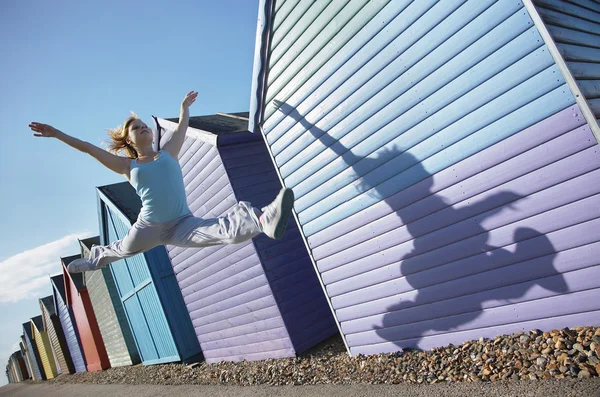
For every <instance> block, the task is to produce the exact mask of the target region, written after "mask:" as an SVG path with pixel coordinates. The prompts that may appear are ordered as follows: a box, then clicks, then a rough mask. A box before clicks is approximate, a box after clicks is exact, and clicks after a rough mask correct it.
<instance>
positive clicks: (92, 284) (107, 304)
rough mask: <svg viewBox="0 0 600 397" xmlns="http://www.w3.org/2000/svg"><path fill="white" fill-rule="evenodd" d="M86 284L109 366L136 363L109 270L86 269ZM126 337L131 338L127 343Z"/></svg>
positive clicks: (137, 360) (132, 345)
mask: <svg viewBox="0 0 600 397" xmlns="http://www.w3.org/2000/svg"><path fill="white" fill-rule="evenodd" d="M85 284H86V287H87V289H88V292H89V294H90V300H91V302H92V306H93V308H94V313H95V314H96V319H97V320H98V327H100V333H101V334H102V340H103V341H104V346H105V347H106V353H107V354H108V359H109V360H110V366H111V367H122V366H127V365H133V364H137V363H138V362H139V361H140V359H139V354H138V352H137V348H136V347H135V341H134V340H133V336H132V335H131V330H130V328H129V324H128V323H127V318H126V316H125V311H124V310H123V304H122V303H121V299H120V298H119V295H118V292H117V290H116V286H115V282H114V279H113V275H112V273H111V272H110V269H108V268H104V269H101V270H100V271H94V272H87V273H86V274H85ZM109 285H111V286H112V288H113V291H110V290H109V287H108V286H109ZM111 292H112V294H111ZM113 295H114V296H113ZM117 313H118V314H119V315H117ZM126 337H129V338H131V340H130V341H129V343H127V342H126V339H125V338H126Z"/></svg>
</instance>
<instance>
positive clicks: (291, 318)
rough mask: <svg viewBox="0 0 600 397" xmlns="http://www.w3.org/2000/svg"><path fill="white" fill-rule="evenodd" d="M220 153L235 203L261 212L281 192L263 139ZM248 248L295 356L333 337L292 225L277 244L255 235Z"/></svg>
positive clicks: (326, 309) (322, 298)
mask: <svg viewBox="0 0 600 397" xmlns="http://www.w3.org/2000/svg"><path fill="white" fill-rule="evenodd" d="M219 154H220V156H221V160H222V162H223V164H224V166H225V169H226V170H227V174H228V177H229V183H230V185H231V187H232V188H233V191H234V192H235V196H236V199H237V201H248V202H250V203H252V205H254V206H255V207H256V208H262V207H264V206H266V205H267V204H269V203H270V202H271V200H273V198H274V197H275V196H276V195H277V193H278V192H279V190H280V189H281V184H280V182H279V180H278V178H277V174H276V172H275V168H274V167H273V164H272V162H271V160H270V158H269V152H268V151H267V148H266V146H265V143H264V142H263V141H262V140H260V141H255V142H248V143H243V144H236V145H227V146H223V147H220V148H219ZM253 243H254V247H255V250H256V252H257V253H258V256H259V258H260V261H261V263H262V267H263V271H264V273H265V275H266V278H267V281H268V282H269V286H270V287H271V291H272V293H273V295H274V297H275V300H276V302H277V305H278V307H279V311H280V313H281V316H282V317H283V322H284V324H285V326H286V329H287V331H288V334H289V337H290V339H291V341H292V345H293V346H294V350H295V352H296V354H299V353H302V352H303V351H304V350H306V349H308V348H310V347H312V346H314V345H315V344H317V343H319V342H321V341H322V340H324V339H325V338H327V337H329V336H331V335H333V334H335V333H337V332H338V330H337V327H336V324H335V322H334V319H333V316H332V315H331V310H330V309H329V307H328V305H327V301H326V300H325V296H324V295H323V290H322V288H321V285H320V284H319V280H318V278H317V275H316V273H315V271H314V268H313V265H312V263H311V261H310V257H309V256H308V252H307V250H306V247H305V246H304V242H303V241H302V237H301V235H300V231H299V229H298V226H297V224H296V222H295V221H294V220H292V221H290V222H289V223H288V226H287V229H286V231H285V235H284V237H283V238H282V239H281V240H277V241H275V240H272V239H270V238H268V237H267V236H265V235H264V234H260V235H258V236H257V237H255V238H254V239H253Z"/></svg>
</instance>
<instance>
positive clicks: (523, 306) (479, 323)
mask: <svg viewBox="0 0 600 397" xmlns="http://www.w3.org/2000/svg"><path fill="white" fill-rule="evenodd" d="M599 298H600V288H595V289H592V290H586V291H581V292H574V293H568V294H563V295H558V296H553V297H549V298H543V299H536V300H533V301H528V302H523V303H516V304H510V305H505V306H500V307H495V308H491V309H483V310H481V311H478V312H475V313H464V314H459V315H457V316H451V317H447V318H445V319H440V321H439V322H437V320H432V321H424V322H422V323H415V324H407V325H401V326H397V327H392V328H384V329H380V330H373V331H367V332H361V333H358V334H351V335H346V339H347V340H348V344H350V345H352V346H357V345H363V344H367V343H369V344H373V343H381V342H386V341H394V340H403V339H409V338H415V337H425V336H433V335H437V334H439V333H441V332H444V331H446V332H447V331H449V330H450V329H452V331H454V332H456V331H466V330H469V329H473V328H487V327H494V326H502V325H505V324H510V323H515V322H525V321H533V320H537V319H540V318H546V317H554V316H567V315H570V314H573V312H574V311H575V312H576V313H582V312H594V311H597V310H600V299H599ZM574 308H576V309H575V310H574ZM444 320H445V321H446V322H447V325H448V327H446V326H445V325H444ZM450 324H451V325H450ZM450 327H451V328H450Z"/></svg>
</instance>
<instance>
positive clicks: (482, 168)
mask: <svg viewBox="0 0 600 397" xmlns="http://www.w3.org/2000/svg"><path fill="white" fill-rule="evenodd" d="M261 6H262V7H264V9H262V10H261V11H260V12H259V14H260V15H262V16H263V18H266V17H269V18H271V19H270V20H269V21H266V22H265V21H263V22H264V23H266V24H267V25H269V27H268V29H267V31H268V32H269V33H268V34H265V33H264V32H265V30H264V29H262V25H261V26H259V29H258V32H257V43H258V45H257V49H256V58H261V59H258V60H257V61H256V62H255V65H257V66H258V67H259V69H256V68H255V70H254V79H255V80H257V81H258V83H255V84H254V86H255V87H256V89H262V91H261V92H258V93H256V92H253V93H252V97H251V98H252V99H251V102H252V103H251V109H254V113H253V114H251V115H250V120H251V121H252V122H251V123H250V128H254V130H255V131H256V132H261V133H262V134H264V136H265V139H266V141H267V142H268V146H269V150H270V152H271V155H272V158H273V160H274V162H275V164H276V165H277V169H278V173H279V176H280V177H281V179H282V180H283V182H284V184H285V185H286V186H287V187H290V188H293V189H294V191H295V193H296V204H295V208H294V209H295V212H296V216H297V219H298V220H299V223H300V225H301V228H302V233H303V235H304V237H305V238H306V241H307V244H308V246H309V248H310V249H311V252H312V255H313V258H314V261H315V264H316V267H317V270H318V274H319V277H320V278H321V280H322V282H323V284H324V286H325V291H326V294H327V296H328V298H329V300H330V303H331V306H332V308H333V310H334V313H335V316H336V319H337V321H338V323H339V325H340V327H341V330H342V333H343V335H344V340H345V341H346V343H347V345H348V347H349V350H350V352H351V353H352V354H358V353H363V354H371V353H379V352H390V351H397V350H401V349H402V348H406V347H410V348H414V347H418V348H423V349H429V348H432V347H435V346H441V345H447V344H449V343H455V344H456V343H460V342H463V341H465V340H468V339H476V338H479V337H481V336H486V337H491V336H495V335H498V334H502V333H511V332H515V331H521V330H529V329H531V328H541V329H552V328H560V327H564V326H575V325H586V324H588V325H597V324H600V282H599V281H598V280H600V266H598V262H599V261H598V259H597V258H598V249H599V248H600V243H599V241H600V233H598V232H599V231H600V209H599V208H600V184H598V182H599V180H598V178H599V177H600V170H599V168H600V158H599V157H598V156H599V153H598V145H597V142H596V139H595V138H594V136H593V134H592V132H591V130H590V127H589V125H587V124H586V121H585V119H584V117H582V110H581V109H580V108H579V107H578V106H576V105H575V103H576V101H575V97H574V95H573V93H572V92H571V91H570V89H569V86H568V85H567V83H566V81H565V77H564V76H563V75H562V73H561V69H560V68H559V67H558V66H557V65H556V63H555V61H554V59H553V57H552V56H551V54H550V52H549V50H548V47H547V46H546V45H545V42H544V39H543V37H542V36H541V35H540V32H539V31H538V29H537V28H536V26H535V24H534V23H533V21H532V19H531V17H530V14H529V12H528V11H527V10H526V9H525V8H524V5H523V3H522V2H519V1H510V0H497V1H495V0H481V1H479V0H477V1H468V0H440V1H435V0H423V1H418V2H417V1H413V2H411V1H400V0H398V1H392V2H387V3H386V2H380V3H377V4H376V2H361V1H350V2H347V3H342V2H340V3H336V2H333V3H325V2H322V3H321V2H315V3H310V4H309V3H297V2H294V1H291V0H277V1H275V2H274V4H273V2H271V1H266V0H265V1H264V2H262V3H261ZM378 7H379V8H378ZM334 8H335V12H329V11H334V10H333V9H334ZM261 87H264V88H261ZM257 98H258V99H257ZM255 120H259V121H258V122H255Z"/></svg>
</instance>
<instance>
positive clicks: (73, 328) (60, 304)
mask: <svg viewBox="0 0 600 397" xmlns="http://www.w3.org/2000/svg"><path fill="white" fill-rule="evenodd" d="M50 281H51V284H52V295H53V297H54V306H55V307H56V313H57V315H58V319H59V320H60V325H61V327H62V330H63V334H64V336H65V341H66V343H67V348H68V349H67V350H68V352H69V356H70V357H71V361H72V363H73V369H74V371H75V372H85V371H87V368H86V363H85V358H84V356H83V351H82V350H81V341H80V339H79V333H78V332H77V324H76V323H75V320H74V318H73V312H72V310H71V309H70V308H69V307H68V306H67V297H66V294H65V280H64V277H63V275H62V274H59V275H56V276H53V277H50ZM63 351H64V350H63ZM64 352H65V353H66V351H64ZM67 367H68V366H67ZM69 372H70V370H69Z"/></svg>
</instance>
